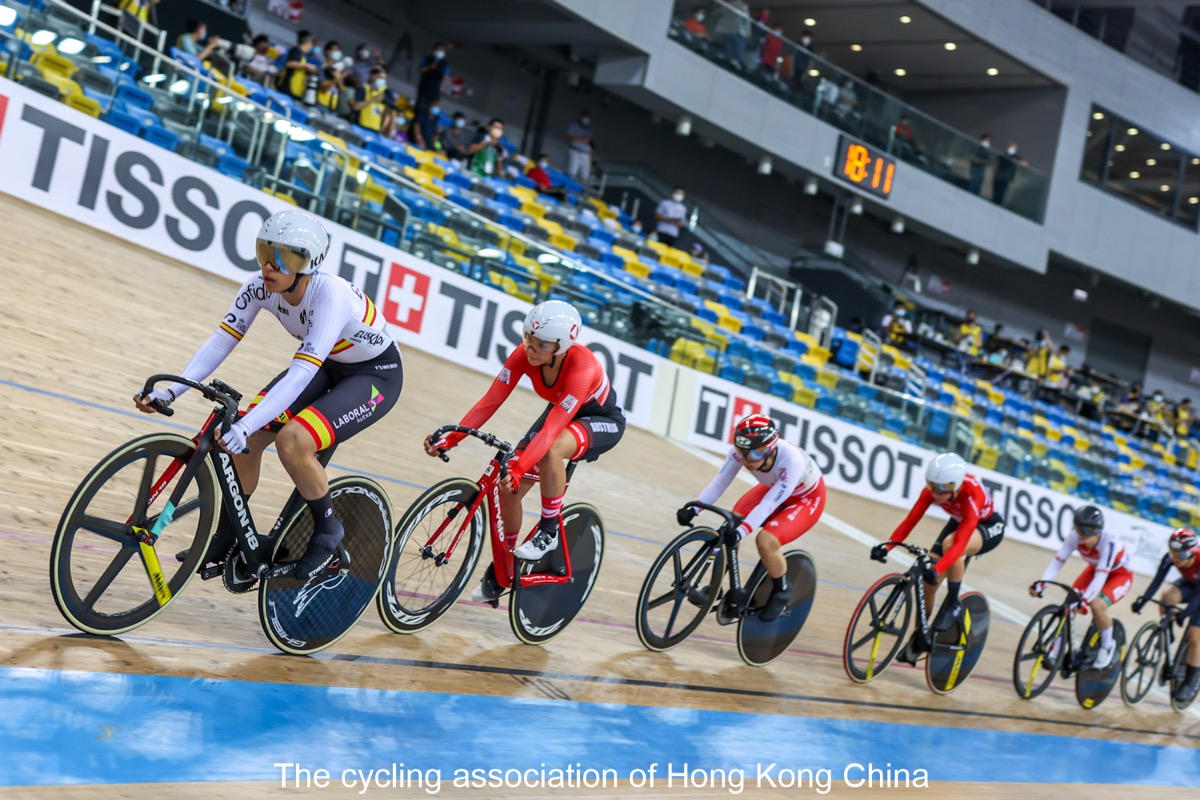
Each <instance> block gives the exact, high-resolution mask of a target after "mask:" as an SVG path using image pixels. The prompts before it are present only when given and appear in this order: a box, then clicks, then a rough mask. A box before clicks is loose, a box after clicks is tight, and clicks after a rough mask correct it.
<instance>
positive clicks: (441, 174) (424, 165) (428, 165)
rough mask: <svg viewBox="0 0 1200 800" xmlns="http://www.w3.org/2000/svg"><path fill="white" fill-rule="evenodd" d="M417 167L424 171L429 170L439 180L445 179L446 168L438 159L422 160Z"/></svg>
mask: <svg viewBox="0 0 1200 800" xmlns="http://www.w3.org/2000/svg"><path fill="white" fill-rule="evenodd" d="M417 169H419V170H421V171H422V172H428V173H429V174H430V175H432V176H433V177H435V178H437V179H438V180H443V179H444V178H445V177H446V170H445V169H443V168H442V165H441V164H439V163H437V162H436V161H432V160H431V161H422V162H421V163H420V164H419V165H418V167H417Z"/></svg>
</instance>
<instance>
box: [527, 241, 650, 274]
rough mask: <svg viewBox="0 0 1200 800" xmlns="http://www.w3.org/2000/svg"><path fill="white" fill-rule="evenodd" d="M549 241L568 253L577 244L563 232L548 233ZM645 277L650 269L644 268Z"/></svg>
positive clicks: (553, 245) (552, 245)
mask: <svg viewBox="0 0 1200 800" xmlns="http://www.w3.org/2000/svg"><path fill="white" fill-rule="evenodd" d="M549 241H550V246H551V247H557V248H558V249H559V250H566V251H567V252H568V253H569V252H571V251H573V250H574V249H575V245H576V244H578V242H576V241H575V240H574V239H572V238H571V237H570V236H567V235H566V234H565V233H552V234H550V239H549ZM639 266H640V265H639ZM646 277H650V270H648V269H647V270H646Z"/></svg>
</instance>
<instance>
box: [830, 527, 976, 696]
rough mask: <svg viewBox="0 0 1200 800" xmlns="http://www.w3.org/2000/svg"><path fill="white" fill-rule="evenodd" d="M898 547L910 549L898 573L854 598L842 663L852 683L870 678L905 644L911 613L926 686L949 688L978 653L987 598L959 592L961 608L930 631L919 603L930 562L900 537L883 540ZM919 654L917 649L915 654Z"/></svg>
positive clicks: (961, 679) (924, 552)
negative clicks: (951, 619) (907, 564)
mask: <svg viewBox="0 0 1200 800" xmlns="http://www.w3.org/2000/svg"><path fill="white" fill-rule="evenodd" d="M884 544H886V545H888V546H889V548H896V547H902V548H904V549H905V550H907V551H909V552H910V553H912V555H913V563H912V565H911V566H910V567H909V568H908V571H907V572H904V573H895V572H894V573H891V574H889V575H884V576H883V577H882V578H880V579H879V580H877V581H876V582H875V583H874V584H873V585H872V586H871V588H869V589H867V592H866V594H864V595H863V597H862V599H861V600H860V601H859V602H858V606H857V607H856V608H855V609H854V614H853V615H852V616H851V617H850V625H849V627H847V628H846V639H845V642H844V643H843V646H842V664H843V666H844V667H845V668H846V674H847V675H848V676H849V677H850V680H852V681H854V682H855V683H866V682H867V681H871V680H874V679H875V678H877V677H879V675H880V674H881V673H882V672H883V671H884V670H886V669H887V668H888V667H889V666H890V665H891V663H892V661H893V660H894V659H895V658H896V656H897V655H898V654H899V652H900V649H901V648H902V647H904V646H905V639H906V638H907V637H908V631H909V625H910V623H911V622H912V621H913V616H914V615H913V608H914V607H915V608H916V609H917V613H916V626H915V628H916V630H915V633H916V643H917V645H918V648H919V650H920V651H921V653H925V654H928V657H927V658H925V659H924V660H925V683H926V685H928V686H929V689H930V691H933V692H935V693H937V694H949V693H950V692H952V691H954V690H955V689H957V688H958V687H959V686H961V685H962V684H963V682H964V681H966V679H967V678H968V677H970V675H971V673H972V672H973V671H974V670H975V666H976V665H977V664H978V663H979V657H980V656H981V655H982V654H983V647H984V645H985V644H986V643H987V635H988V629H989V628H990V623H991V612H990V610H989V608H988V603H987V598H985V597H984V596H983V595H982V594H980V593H979V592H967V593H966V594H964V595H962V596H961V597H959V602H961V603H962V607H963V610H962V614H961V615H960V616H959V617H958V619H957V620H955V622H954V624H953V625H952V626H951V627H950V628H948V629H947V630H944V631H933V630H932V629H931V620H930V618H929V610H928V609H926V608H925V600H924V591H923V586H924V574H925V571H926V570H927V569H930V568H932V567H933V560H932V559H931V558H930V557H929V551H928V550H926V549H925V548H923V547H917V546H916V545H911V544H908V543H906V542H884ZM915 655H916V658H917V660H920V658H921V654H915Z"/></svg>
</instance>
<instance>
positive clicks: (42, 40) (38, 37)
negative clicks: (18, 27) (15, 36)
mask: <svg viewBox="0 0 1200 800" xmlns="http://www.w3.org/2000/svg"><path fill="white" fill-rule="evenodd" d="M57 38H58V34H57V33H55V32H54V31H48V30H46V29H45V28H43V29H42V30H40V31H38V32H37V33H35V34H34V35H33V36H30V37H29V43H30V44H32V45H37V46H38V47H42V46H44V45H48V44H50V43H51V42H53V41H54V40H55V39H57Z"/></svg>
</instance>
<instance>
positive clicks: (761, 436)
mask: <svg viewBox="0 0 1200 800" xmlns="http://www.w3.org/2000/svg"><path fill="white" fill-rule="evenodd" d="M778 439H779V426H778V425H776V424H775V421H774V420H772V419H771V418H770V417H768V416H766V415H765V414H751V415H750V416H748V417H743V418H742V419H739V420H738V421H737V424H736V425H734V426H733V446H734V447H737V448H738V449H741V450H761V449H763V448H764V447H770V446H771V445H773V444H775V442H776V441H777V440H778Z"/></svg>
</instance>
